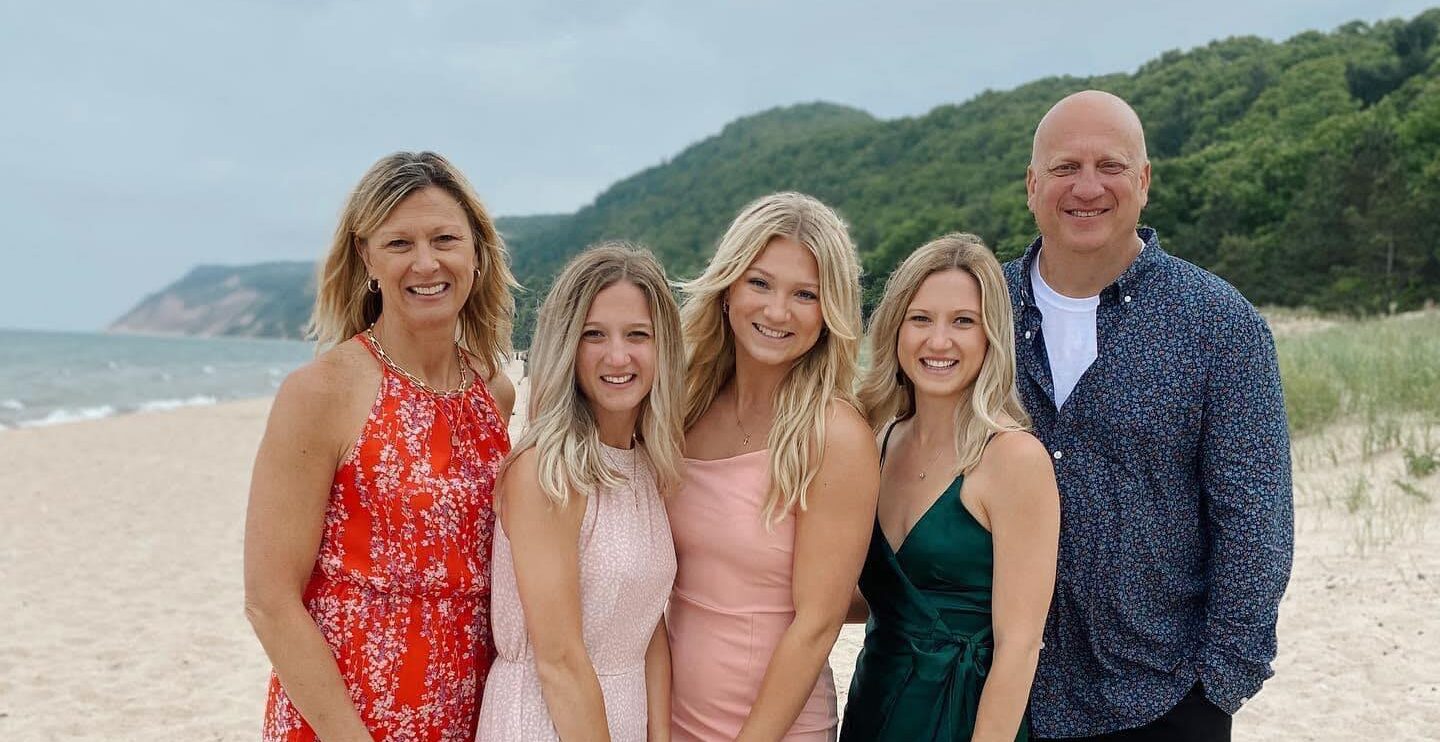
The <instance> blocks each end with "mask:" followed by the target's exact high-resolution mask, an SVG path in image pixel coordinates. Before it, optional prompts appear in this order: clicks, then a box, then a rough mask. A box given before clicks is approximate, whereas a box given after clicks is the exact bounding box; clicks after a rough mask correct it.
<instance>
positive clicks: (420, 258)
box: [412, 242, 440, 273]
mask: <svg viewBox="0 0 1440 742" xmlns="http://www.w3.org/2000/svg"><path fill="white" fill-rule="evenodd" d="M412 267H413V268H414V270H415V272H417V273H433V272H435V271H437V270H439V269H440V261H439V260H438V259H436V257H435V248H433V247H431V246H430V243H428V242H420V243H418V244H416V245H415V262H414V263H413V266H412Z"/></svg>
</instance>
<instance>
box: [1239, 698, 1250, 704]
mask: <svg viewBox="0 0 1440 742" xmlns="http://www.w3.org/2000/svg"><path fill="white" fill-rule="evenodd" d="M1249 702H1250V696H1245V697H1244V698H1242V699H1240V705H1242V706H1243V705H1245V704H1247V703H1249Z"/></svg>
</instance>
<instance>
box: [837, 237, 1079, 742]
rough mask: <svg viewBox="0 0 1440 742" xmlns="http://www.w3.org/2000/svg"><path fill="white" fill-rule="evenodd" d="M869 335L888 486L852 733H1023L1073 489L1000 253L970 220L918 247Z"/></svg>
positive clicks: (872, 558)
mask: <svg viewBox="0 0 1440 742" xmlns="http://www.w3.org/2000/svg"><path fill="white" fill-rule="evenodd" d="M868 342H869V343H870V349H871V367H870V369H869V371H868V372H867V374H866V376H865V378H864V379H863V381H862V384H861V388H860V394H859V396H860V401H861V403H862V404H863V405H864V408H865V410H866V414H867V416H868V418H869V421H870V424H871V426H872V427H873V428H874V429H875V431H876V435H877V439H878V440H879V441H880V443H881V449H880V450H881V454H880V455H881V459H880V461H881V469H880V496H879V504H878V509H877V514H876V522H875V526H874V529H873V532H872V534H871V538H870V548H869V552H868V553H867V555H866V558H865V566H864V569H863V571H862V572H861V575H860V590H859V592H860V593H861V595H863V599H862V597H861V596H859V595H857V597H856V600H855V603H854V606H853V609H852V611H851V619H852V620H856V621H859V620H864V619H865V618H866V617H867V616H868V619H869V620H868V623H867V626H866V632H865V645H864V648H863V650H862V651H861V653H860V658H859V661H858V663H857V664H856V667H855V675H854V678H853V680H852V681H851V684H850V694H849V699H848V702H847V704H846V706H845V715H844V726H843V728H842V730H841V733H840V739H841V740H842V742H847V741H854V742H858V741H859V740H866V741H867V742H869V741H871V740H903V741H904V742H930V741H932V740H934V741H936V742H938V741H940V740H946V741H949V740H991V741H996V740H1007V741H1008V740H1025V739H1027V738H1028V732H1027V730H1026V726H1025V723H1024V717H1025V706H1026V701H1027V699H1028V697H1029V694H1030V682H1031V680H1032V678H1033V676H1034V674H1035V665H1036V663H1037V661H1038V660H1039V656H1040V647H1041V632H1042V630H1043V629H1044V625H1045V615H1046V613H1047V611H1048V610H1049V605H1050V596H1051V593H1052V592H1053V590H1054V583H1055V558H1056V548H1057V541H1058V539H1059V529H1060V499H1059V494H1058V493H1057V491H1056V487H1055V474H1054V470H1053V469H1052V468H1051V464H1050V457H1049V455H1048V454H1047V452H1046V450H1045V447H1044V446H1043V445H1042V444H1041V443H1040V441H1038V440H1036V439H1035V438H1034V437H1033V436H1032V435H1030V434H1029V433H1028V432H1026V428H1027V426H1028V424H1029V419H1028V417H1027V416H1026V415H1025V411H1024V409H1023V408H1022V407H1021V406H1020V402H1019V400H1018V398H1017V396H1016V392H1015V352H1014V351H1015V346H1014V343H1015V338H1014V323H1013V322H1012V321H1011V318H1010V299H1009V295H1008V293H1007V291H1006V288H1005V279H1004V277H1003V275H1002V274H1001V271H1000V265H999V263H998V262H996V260H995V257H994V255H992V254H991V253H990V251H989V249H987V248H986V247H985V246H984V245H983V244H982V243H981V242H980V240H979V239H978V238H975V237H973V236H971V235H965V234H952V235H946V236H945V237H942V238H940V239H938V240H935V241H934V242H931V243H929V244H927V245H925V246H923V247H921V248H920V249H919V250H917V251H915V253H914V254H912V255H911V256H910V257H909V258H907V259H906V260H905V261H904V262H903V263H901V264H900V266H899V267H898V268H896V270H895V272H894V273H892V274H891V276H890V280H889V281H888V282H887V283H886V286H885V294H884V297H883V298H882V299H881V301H880V305H879V307H878V308H877V309H876V311H875V314H874V315H873V316H872V318H871V325H870V331H869V334H868Z"/></svg>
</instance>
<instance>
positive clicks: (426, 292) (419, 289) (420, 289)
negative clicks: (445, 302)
mask: <svg viewBox="0 0 1440 742" xmlns="http://www.w3.org/2000/svg"><path fill="white" fill-rule="evenodd" d="M448 288H450V284H448V283H437V284H435V285H434V286H411V287H410V288H407V289H405V290H406V291H409V292H410V293H412V294H419V295H421V296H434V295H436V294H438V293H440V292H441V291H444V290H445V289H448Z"/></svg>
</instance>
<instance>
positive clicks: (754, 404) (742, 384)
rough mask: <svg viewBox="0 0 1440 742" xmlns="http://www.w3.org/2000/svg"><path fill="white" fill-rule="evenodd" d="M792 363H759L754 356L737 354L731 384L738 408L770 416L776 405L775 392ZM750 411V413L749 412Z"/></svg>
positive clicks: (758, 414) (746, 411) (757, 414)
mask: <svg viewBox="0 0 1440 742" xmlns="http://www.w3.org/2000/svg"><path fill="white" fill-rule="evenodd" d="M789 371H790V365H788V364H787V365H784V366H772V365H768V364H763V363H757V362H756V361H755V360H754V359H753V358H748V357H744V356H743V354H740V353H737V354H736V355H735V376H734V377H733V378H731V380H730V386H731V387H732V388H733V389H734V391H735V405H736V409H737V410H739V411H740V413H741V414H742V415H745V416H747V417H748V416H750V414H753V415H755V416H768V415H769V414H770V411H771V410H772V409H774V407H775V393H776V391H778V390H779V389H780V382H782V381H784V380H785V374H786V373H789ZM747 413H749V414H747Z"/></svg>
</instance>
